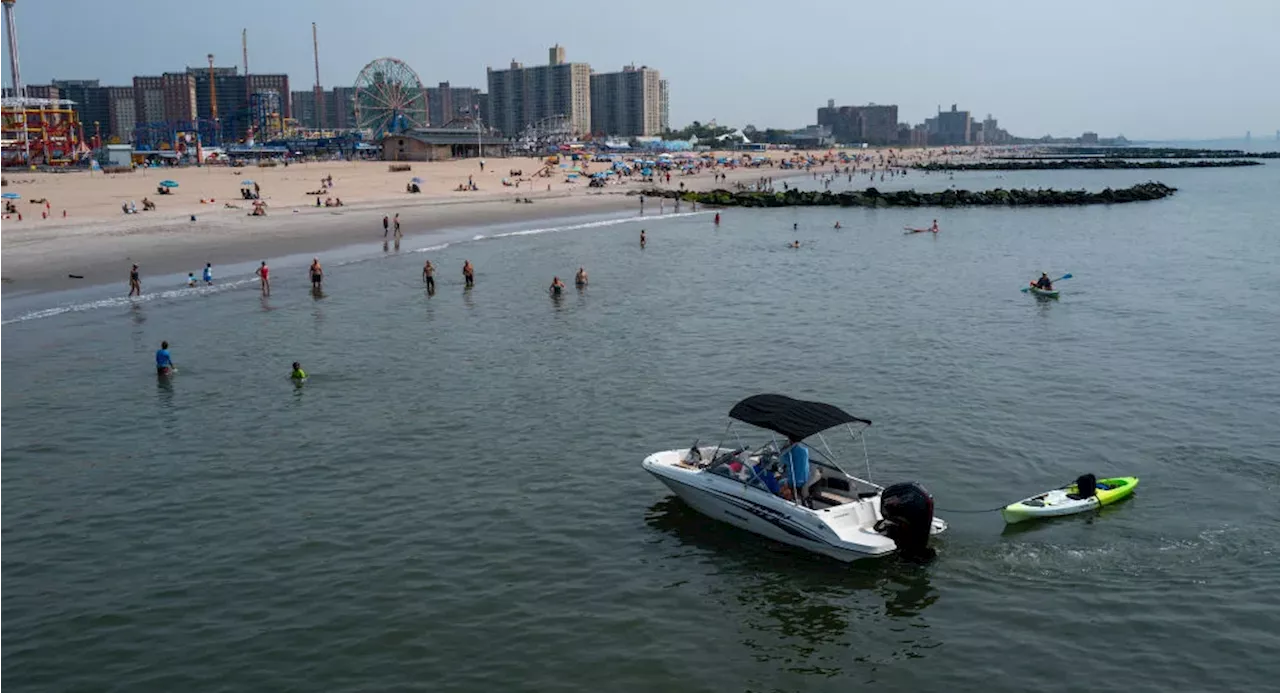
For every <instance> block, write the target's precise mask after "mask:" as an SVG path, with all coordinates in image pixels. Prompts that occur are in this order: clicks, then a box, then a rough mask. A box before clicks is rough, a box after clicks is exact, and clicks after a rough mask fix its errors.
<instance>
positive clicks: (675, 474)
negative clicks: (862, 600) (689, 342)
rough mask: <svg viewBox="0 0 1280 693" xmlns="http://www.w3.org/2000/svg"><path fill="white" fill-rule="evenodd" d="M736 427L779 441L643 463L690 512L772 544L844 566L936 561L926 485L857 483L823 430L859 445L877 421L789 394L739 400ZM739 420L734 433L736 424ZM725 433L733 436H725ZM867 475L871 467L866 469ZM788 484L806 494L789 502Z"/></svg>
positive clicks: (678, 453) (937, 524) (669, 453)
mask: <svg viewBox="0 0 1280 693" xmlns="http://www.w3.org/2000/svg"><path fill="white" fill-rule="evenodd" d="M729 417H730V419H732V420H735V421H741V422H743V423H746V424H750V425H753V426H758V427H760V428H763V429H766V430H769V431H772V432H774V433H777V434H780V435H782V436H783V437H784V438H785V439H786V442H784V443H781V444H780V443H779V442H778V441H775V440H772V439H771V440H770V441H769V442H766V443H764V444H763V445H761V446H760V447H758V448H755V449H750V448H747V447H741V446H740V447H737V448H725V447H722V446H720V445H715V446H710V447H700V446H699V445H698V444H697V443H696V442H695V443H694V445H693V447H691V448H688V449H684V450H666V451H663V452H656V453H654V454H652V455H649V456H648V457H646V458H645V459H644V462H643V463H642V464H643V466H644V468H645V470H646V471H648V472H649V473H650V474H653V475H654V476H656V477H658V479H659V480H660V481H662V483H664V484H666V485H667V487H668V488H670V489H671V490H672V491H673V492H675V494H676V495H677V496H679V497H680V499H681V500H683V501H684V502H685V503H687V504H688V505H689V506H690V507H692V508H693V509H695V510H697V511H698V512H700V513H702V514H703V515H706V516H707V517H710V518H712V519H715V520H720V521H721V522H726V523H728V524H731V525H734V526H736V527H740V528H742V529H745V530H747V531H749V532H754V533H756V534H759V535H761V536H764V537H768V538H769V539H773V540H775V541H779V542H782V543H784V544H790V545H791V546H796V547H799V548H802V549H806V550H808V551H812V552H814V553H819V554H822V555H825V556H830V557H832V558H835V559H838V560H841V561H855V560H858V559H862V558H874V557H878V556H886V555H889V554H893V553H895V552H898V553H901V554H902V555H903V556H904V557H907V558H924V557H928V556H931V555H932V553H933V551H932V549H930V548H929V546H928V543H929V537H930V536H932V535H935V534H940V533H942V532H944V531H946V529H947V523H946V522H945V521H943V520H942V519H941V518H936V517H934V516H933V497H932V496H930V495H929V493H928V491H926V490H925V489H924V488H923V487H921V486H920V485H919V484H915V483H903V484H895V485H893V486H889V487H888V488H885V487H882V486H879V485H877V484H874V483H872V482H871V481H869V480H867V479H860V478H858V477H855V476H853V475H851V474H849V473H848V472H846V471H845V470H844V469H842V468H841V467H840V465H839V464H838V463H837V462H836V461H835V455H834V454H832V453H831V449H830V447H829V446H828V445H827V443H826V440H825V439H822V433H823V432H824V431H827V430H829V429H832V428H836V427H840V426H844V427H846V429H847V430H848V431H849V433H850V435H851V436H852V437H853V438H854V440H855V441H857V442H862V449H863V455H864V458H865V455H866V444H865V441H863V440H862V432H863V431H865V430H866V427H868V426H870V425H871V422H870V421H868V420H866V419H861V418H858V417H856V416H853V415H852V414H849V413H847V412H844V411H842V410H841V409H839V408H837V407H834V406H832V405H830V404H824V403H822V402H807V401H804V400H797V399H792V398H790V397H785V396H783V395H771V394H762V395H754V396H752V397H748V398H747V399H744V400H742V401H741V402H738V403H737V404H736V405H734V407H733V409H732V410H730V412H729ZM732 425H733V424H732V421H731V422H730V427H732ZM727 432H728V429H726V433H727ZM812 437H817V438H818V439H819V440H820V441H821V446H819V447H809V448H808V450H809V452H810V453H811V454H810V457H809V474H808V475H807V478H806V479H803V480H794V479H786V478H785V475H786V474H788V473H790V472H789V469H788V467H789V465H784V464H782V461H783V459H782V458H783V457H785V456H787V455H786V453H788V452H789V450H790V448H791V447H792V446H793V444H801V443H800V442H801V441H804V440H807V439H809V438H812ZM867 470H868V471H867V476H868V477H870V476H871V474H870V463H869V462H868V463H867ZM779 481H781V482H782V485H786V486H789V487H790V488H799V489H800V491H799V493H797V494H788V496H790V497H784V496H783V495H780V494H779V493H777V492H776V490H777V489H778V487H779V483H778V482H779Z"/></svg>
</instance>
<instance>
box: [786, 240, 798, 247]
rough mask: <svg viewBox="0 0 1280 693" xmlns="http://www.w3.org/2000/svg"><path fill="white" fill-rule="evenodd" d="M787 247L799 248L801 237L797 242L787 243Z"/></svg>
mask: <svg viewBox="0 0 1280 693" xmlns="http://www.w3.org/2000/svg"><path fill="white" fill-rule="evenodd" d="M787 247H788V248H799V247H800V239H798V238H797V239H796V242H795V243H788V244H787Z"/></svg>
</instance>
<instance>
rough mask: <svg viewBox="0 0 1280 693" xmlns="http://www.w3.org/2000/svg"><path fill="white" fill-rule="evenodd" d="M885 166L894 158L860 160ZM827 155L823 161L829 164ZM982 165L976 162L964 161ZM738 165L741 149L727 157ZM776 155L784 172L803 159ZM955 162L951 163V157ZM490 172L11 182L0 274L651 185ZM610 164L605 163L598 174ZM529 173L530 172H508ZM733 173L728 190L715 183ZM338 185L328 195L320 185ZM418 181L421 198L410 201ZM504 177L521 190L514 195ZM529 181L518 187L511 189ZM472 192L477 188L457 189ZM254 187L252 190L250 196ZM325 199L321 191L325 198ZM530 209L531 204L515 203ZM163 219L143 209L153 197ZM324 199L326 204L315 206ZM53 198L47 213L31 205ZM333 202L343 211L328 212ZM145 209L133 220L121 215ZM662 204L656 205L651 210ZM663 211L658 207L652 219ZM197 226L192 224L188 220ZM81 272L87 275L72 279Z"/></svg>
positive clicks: (490, 217) (92, 270)
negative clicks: (169, 185)
mask: <svg viewBox="0 0 1280 693" xmlns="http://www.w3.org/2000/svg"><path fill="white" fill-rule="evenodd" d="M858 151H859V153H863V154H869V155H871V156H879V155H880V154H882V153H883V154H885V155H886V156H888V153H887V151H885V150H858ZM894 153H895V155H896V156H897V163H898V165H911V164H912V163H916V162H919V161H924V160H929V159H932V158H936V157H938V156H940V155H941V150H937V149H933V150H926V149H914V150H902V151H895V152H894ZM825 154H826V152H825V151H824V152H821V153H820V154H819V155H825ZM958 154H959V156H961V157H963V158H973V156H974V155H975V154H976V152H973V151H970V152H962V153H958ZM719 155H724V156H738V157H741V156H742V155H743V153H742V152H733V153H717V156H719ZM795 155H796V153H790V152H768V156H769V157H770V158H771V159H772V160H773V161H774V162H781V161H782V160H784V159H787V158H790V157H792V156H795ZM956 155H957V152H955V151H954V150H953V151H952V152H951V157H952V158H955V156H956ZM484 161H485V166H484V170H483V171H482V170H481V167H480V162H479V161H478V160H476V159H459V160H454V161H444V162H409V163H408V164H407V165H409V166H410V167H411V170H410V171H395V172H393V171H391V170H389V169H390V165H389V163H388V162H384V161H361V162H345V161H334V162H309V163H296V164H291V165H289V166H274V167H256V166H253V167H243V168H229V167H225V166H206V167H200V168H195V167H188V168H162V169H138V170H136V171H134V172H133V173H124V174H103V173H101V172H86V171H75V172H67V173H26V172H6V173H5V179H6V180H7V181H8V185H6V186H5V187H4V190H5V192H13V193H18V194H20V195H21V196H22V199H20V200H17V201H15V202H14V204H15V206H16V207H17V210H18V213H19V214H20V215H21V217H22V218H21V219H20V220H19V219H18V214H6V215H5V217H4V220H3V222H2V224H3V227H2V232H0V274H2V276H3V279H4V286H5V287H6V289H10V288H12V289H17V290H22V291H33V290H34V291H41V290H56V289H61V288H67V287H70V286H81V285H87V284H102V283H109V282H112V281H117V280H119V281H120V282H121V284H122V285H123V284H124V279H125V277H126V275H127V272H128V269H129V265H130V264H132V263H138V264H139V265H141V266H142V267H143V268H144V270H143V272H144V276H145V275H148V274H149V275H155V274H167V273H173V272H183V271H193V270H195V271H198V269H199V268H200V267H202V266H203V265H204V263H206V262H212V263H214V264H215V266H216V265H219V264H227V263H233V262H243V261H249V260H253V259H257V258H264V259H270V258H271V257H274V256H279V255H284V254H293V253H303V252H316V253H319V252H323V251H324V250H326V249H331V248H335V247H339V246H345V245H350V244H353V243H359V242H367V241H369V240H375V239H377V238H379V237H381V235H382V217H383V216H384V215H391V216H394V215H396V214H399V215H400V221H401V228H402V231H403V233H405V234H422V233H427V232H430V231H432V230H435V229H440V228H450V227H458V226H471V225H482V224H492V223H508V222H518V221H521V220H529V221H534V220H539V219H548V218H553V217H571V216H579V215H590V214H598V213H607V212H617V211H621V210H625V209H636V210H637V213H638V212H639V206H638V201H637V200H636V198H635V197H634V196H630V197H629V196H628V193H629V192H632V191H636V190H640V189H643V188H644V187H647V186H650V185H654V184H650V183H644V182H642V181H641V180H640V179H639V177H636V178H635V179H632V180H626V181H625V182H622V183H614V184H610V185H607V186H605V187H604V188H590V187H588V185H587V178H586V177H585V176H584V177H579V178H578V179H577V180H568V179H567V177H566V175H565V173H564V172H563V171H561V170H559V169H558V168H552V169H551V170H550V171H549V173H550V175H549V176H545V177H543V176H538V175H535V174H537V173H538V172H539V171H542V170H543V169H544V167H545V166H546V164H545V162H544V160H543V159H541V158H499V157H491V158H486V159H485V160H484ZM604 166H605V165H604V164H602V163H600V162H595V164H594V169H592V168H591V165H590V164H588V165H587V171H591V170H602V169H603V168H604ZM513 172H520V174H521V175H512V174H513ZM718 173H723V174H724V177H723V179H721V180H716V174H718ZM788 175H807V173H806V172H805V171H802V170H801V171H797V170H790V171H783V170H781V169H779V168H777V167H776V166H774V167H769V166H763V167H759V168H752V167H739V168H717V169H714V170H704V171H701V172H699V173H697V174H692V175H679V174H673V175H672V177H671V179H670V182H666V180H665V178H660V179H658V181H659V182H658V183H656V185H658V186H660V187H671V188H676V187H678V186H680V185H681V184H683V185H684V186H685V188H686V189H691V190H707V189H713V188H717V187H732V186H734V185H735V184H739V183H741V184H745V185H750V184H753V183H755V182H756V181H758V180H759V179H760V178H761V177H773V178H774V179H775V180H781V179H782V178H784V177H786V176H788ZM329 177H332V181H333V184H332V186H326V185H325V184H324V183H323V182H322V179H327V178H329ZM415 177H416V178H419V179H421V182H420V183H419V187H420V189H421V192H420V193H416V194H415V193H409V192H406V185H407V184H408V183H409V182H410V180H411V179H412V178H415ZM167 179H171V180H174V181H176V182H177V183H178V187H177V188H174V189H173V192H172V194H168V195H159V194H157V186H158V184H159V182H160V181H162V180H167ZM504 179H506V180H507V181H508V182H510V183H513V185H504V184H503V181H504ZM517 180H519V185H518V186H516V185H514V183H515V182H516V181H517ZM242 181H252V182H255V183H257V185H258V188H259V191H260V196H261V199H262V201H264V202H265V203H266V212H267V214H266V216H250V212H251V211H252V209H253V201H251V200H246V199H244V198H243V197H242V196H241V193H240V191H241V189H242V187H245V186H242V185H241V183H242ZM472 182H473V183H474V184H475V187H476V188H477V189H476V190H459V187H462V188H467V187H468V186H469V183H472ZM248 187H252V186H248ZM317 191H323V192H322V193H321V194H319V195H317V194H315V193H316V192H317ZM517 197H519V198H521V199H524V198H528V199H529V200H530V201H531V202H532V204H523V203H521V204H516V203H515V199H516V198H517ZM144 198H145V199H147V200H150V201H151V202H154V203H155V205H156V209H155V210H154V211H142V209H143V206H144V205H143V200H144ZM317 199H319V200H320V202H321V205H322V206H320V207H317V206H316V201H317ZM39 200H46V201H47V202H45V203H39V202H33V201H39ZM326 200H333V201H334V202H336V201H337V200H341V201H342V206H341V207H336V206H335V207H325V206H323V205H324V203H325V201H326ZM130 202H132V203H133V204H136V207H137V209H138V210H139V211H138V213H136V214H125V213H124V212H123V211H122V209H121V205H122V204H129V203H130ZM651 207H652V205H651ZM648 211H649V213H657V212H658V210H657V209H650V210H648ZM192 217H194V221H193V220H192ZM68 275H77V277H83V278H82V279H80V278H71V277H69V276H68Z"/></svg>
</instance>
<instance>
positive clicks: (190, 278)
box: [187, 272, 196, 286]
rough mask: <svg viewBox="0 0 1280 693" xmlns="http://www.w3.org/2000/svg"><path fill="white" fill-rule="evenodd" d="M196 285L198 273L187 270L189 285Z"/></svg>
mask: <svg viewBox="0 0 1280 693" xmlns="http://www.w3.org/2000/svg"><path fill="white" fill-rule="evenodd" d="M195 285H196V273H195V272H187V286H195Z"/></svg>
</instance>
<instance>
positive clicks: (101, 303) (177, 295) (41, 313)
mask: <svg viewBox="0 0 1280 693" xmlns="http://www.w3.org/2000/svg"><path fill="white" fill-rule="evenodd" d="M710 213H711V212H680V213H671V214H662V215H658V216H649V217H625V218H621V219H601V220H597V221H587V222H582V223H578V224H566V225H564V226H548V227H544V228H536V229H521V230H519V231H507V232H505V233H496V234H493V235H488V236H487V235H485V234H476V235H475V236H474V237H472V239H471V240H472V241H484V240H496V239H499V238H512V237H517V236H537V235H541V234H544V233H558V232H561V231H579V230H582V229H597V228H605V227H610V226H617V225H619V224H633V223H636V222H643V223H648V224H652V223H657V222H661V221H664V220H667V219H680V218H684V217H691V216H697V215H700V214H710ZM448 247H450V244H449V243H439V244H436V245H430V246H426V247H424V248H414V249H412V250H410V251H409V252H411V253H430V252H438V251H441V250H444V249H446V248H448ZM382 257H384V256H378V257H377V258H359V259H352V260H346V261H342V262H336V263H334V266H335V267H341V266H344V265H350V264H357V263H363V262H369V261H370V260H376V259H381V258H382ZM257 281H258V278H257V277H250V278H248V279H239V280H236V281H231V282H224V283H220V284H215V285H213V286H199V287H184V288H181V289H170V290H167V291H157V292H154V293H147V294H143V295H142V296H135V297H133V298H125V297H119V296H115V297H112V298H104V299H100V300H96V301H86V302H84V303H74V304H69V305H63V306H55V307H52V308H43V309H40V310H34V311H30V312H28V313H24V314H22V315H20V316H18V317H15V318H7V319H4V320H0V325H10V324H13V323H21V322H27V321H30V320H42V319H45V318H52V317H56V316H59V315H64V314H66V313H81V312H85V311H91V310H101V309H104V308H119V307H123V306H127V305H130V304H132V303H147V302H150V301H156V300H162V299H181V298H188V297H192V296H203V295H206V294H216V293H221V292H223V291H229V290H231V289H236V288H239V287H242V286H245V285H247V284H256V283H257Z"/></svg>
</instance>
